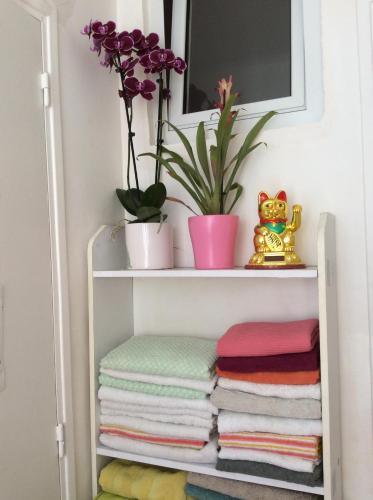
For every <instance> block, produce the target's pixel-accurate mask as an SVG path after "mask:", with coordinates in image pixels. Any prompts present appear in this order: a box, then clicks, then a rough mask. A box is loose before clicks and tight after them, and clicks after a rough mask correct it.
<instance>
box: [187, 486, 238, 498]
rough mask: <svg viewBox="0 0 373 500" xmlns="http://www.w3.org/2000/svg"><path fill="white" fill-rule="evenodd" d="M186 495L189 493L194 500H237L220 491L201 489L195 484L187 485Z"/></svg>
mask: <svg viewBox="0 0 373 500" xmlns="http://www.w3.org/2000/svg"><path fill="white" fill-rule="evenodd" d="M185 493H187V494H188V495H189V496H191V497H192V498H195V499H196V500H237V499H236V498H235V497H231V496H229V495H223V494H222V493H219V492H218V491H214V490H208V489H206V488H201V487H200V486H195V485H194V484H189V483H187V484H186V486H185Z"/></svg>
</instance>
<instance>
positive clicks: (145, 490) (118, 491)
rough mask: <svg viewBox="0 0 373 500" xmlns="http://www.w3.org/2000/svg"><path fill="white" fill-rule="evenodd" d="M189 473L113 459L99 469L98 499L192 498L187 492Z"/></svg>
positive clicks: (185, 499)
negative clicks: (99, 491) (99, 487)
mask: <svg viewBox="0 0 373 500" xmlns="http://www.w3.org/2000/svg"><path fill="white" fill-rule="evenodd" d="M186 478H187V473H186V472H181V471H176V470H168V469H160V468H158V467H153V466H150V465H144V464H141V465H140V464H136V463H133V462H127V461H122V460H114V461H113V462H111V463H109V464H108V465H107V466H106V467H104V468H103V469H102V471H101V473H100V478H99V484H100V486H101V488H102V492H101V493H99V495H98V496H97V497H96V500H129V499H132V500H133V499H135V500H193V499H192V498H191V497H189V496H187V494H186V492H185V486H186Z"/></svg>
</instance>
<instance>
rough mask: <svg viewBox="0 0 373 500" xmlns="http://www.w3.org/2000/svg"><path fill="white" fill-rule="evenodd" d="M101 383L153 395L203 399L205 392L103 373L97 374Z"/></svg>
mask: <svg viewBox="0 0 373 500" xmlns="http://www.w3.org/2000/svg"><path fill="white" fill-rule="evenodd" d="M99 381H100V384H101V385H105V386H106V387H114V388H115V389H124V390H125V391H132V392H142V393H144V394H152V395H153V396H169V397H173V398H182V399H205V398H206V393H205V392H202V391H196V390H195V389H186V388H184V387H176V386H173V385H157V384H147V383H146V382H136V381H132V380H124V379H121V378H115V377H110V375H106V374H105V373H101V375H100V376H99Z"/></svg>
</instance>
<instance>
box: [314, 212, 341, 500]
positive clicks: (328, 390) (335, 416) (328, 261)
mask: <svg viewBox="0 0 373 500" xmlns="http://www.w3.org/2000/svg"><path fill="white" fill-rule="evenodd" d="M318 270H319V320H320V356H321V386H322V412H323V461H324V490H325V493H324V495H325V500H340V499H341V498H342V475H341V423H340V375H339V348H338V343H339V341H338V312H337V283H336V277H337V273H336V246H335V219H334V216H333V215H331V214H328V213H324V214H321V218H320V224H319V234H318Z"/></svg>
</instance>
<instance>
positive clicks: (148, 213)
mask: <svg viewBox="0 0 373 500" xmlns="http://www.w3.org/2000/svg"><path fill="white" fill-rule="evenodd" d="M160 215H161V211H160V210H159V208H157V207H146V206H142V207H140V208H139V209H138V210H137V212H136V217H137V219H138V220H139V221H140V222H147V221H148V220H149V219H151V218H153V217H156V216H158V217H159V216H160Z"/></svg>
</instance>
